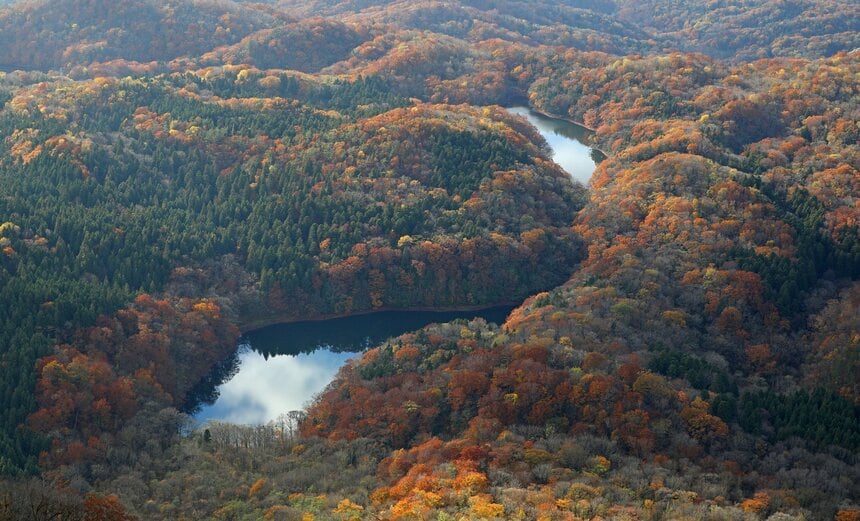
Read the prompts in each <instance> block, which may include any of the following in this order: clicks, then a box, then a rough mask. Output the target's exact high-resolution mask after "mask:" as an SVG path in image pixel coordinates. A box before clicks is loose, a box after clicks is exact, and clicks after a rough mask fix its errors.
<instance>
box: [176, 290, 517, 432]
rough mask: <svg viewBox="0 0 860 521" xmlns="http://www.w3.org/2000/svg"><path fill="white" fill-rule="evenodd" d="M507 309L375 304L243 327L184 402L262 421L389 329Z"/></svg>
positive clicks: (307, 394) (499, 316) (302, 398)
mask: <svg viewBox="0 0 860 521" xmlns="http://www.w3.org/2000/svg"><path fill="white" fill-rule="evenodd" d="M513 309H514V308H513V306H504V307H496V308H490V309H484V310H479V311H451V312H431V311H383V312H379V313H371V314H368V315H358V316H352V317H346V318H336V319H331V320H321V321H314V322H294V323H291V324H279V325H275V326H269V327H265V328H263V329H258V330H256V331H252V332H250V333H247V334H246V335H244V336H243V337H242V338H241V339H240V341H239V349H238V350H237V352H236V354H235V355H234V356H233V357H232V358H230V359H228V360H226V361H224V363H222V364H221V365H220V366H219V367H216V368H215V370H213V372H212V374H210V376H209V378H208V379H207V381H205V382H202V383H201V385H200V386H198V389H196V390H195V391H194V392H193V394H194V395H195V396H196V399H197V401H198V403H200V402H202V405H198V406H197V407H190V409H191V410H192V411H193V410H194V409H196V410H197V412H196V414H194V417H195V419H196V420H197V421H199V422H205V421H208V420H218V421H225V422H231V423H241V424H262V423H266V422H268V421H271V420H273V419H275V418H277V417H278V416H279V415H280V414H283V413H286V412H289V411H293V410H299V409H303V408H304V407H305V405H307V404H308V403H309V402H310V401H311V400H312V399H313V398H314V396H316V395H317V394H318V393H319V392H320V391H322V390H323V389H324V388H325V387H326V386H327V385H328V384H329V382H331V381H332V379H333V378H334V376H335V375H336V374H337V372H338V370H339V369H340V368H341V367H343V365H344V363H346V361H347V360H349V359H350V358H352V357H354V356H356V353H360V352H362V351H365V350H366V349H368V348H370V347H373V346H375V345H379V344H381V343H382V342H384V341H385V340H387V339H388V338H390V337H394V336H398V335H401V334H403V333H407V332H410V331H415V330H417V329H421V328H422V327H424V326H426V325H428V324H432V323H434V322H450V321H452V320H456V319H459V318H464V319H472V318H476V317H482V318H484V319H485V320H487V321H488V322H495V323H501V322H504V320H505V318H506V317H507V316H508V314H509V313H510V312H511V311H512V310H513ZM207 402H208V403H207Z"/></svg>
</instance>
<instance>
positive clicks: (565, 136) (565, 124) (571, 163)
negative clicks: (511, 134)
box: [507, 107, 605, 186]
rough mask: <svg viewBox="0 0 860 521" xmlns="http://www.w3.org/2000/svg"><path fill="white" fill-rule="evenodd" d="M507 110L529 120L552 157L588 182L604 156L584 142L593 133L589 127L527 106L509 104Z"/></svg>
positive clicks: (582, 180) (571, 174) (578, 178)
mask: <svg viewBox="0 0 860 521" xmlns="http://www.w3.org/2000/svg"><path fill="white" fill-rule="evenodd" d="M507 110H508V112H511V113H512V114H517V115H519V116H523V117H525V118H526V119H527V120H529V123H531V124H532V125H534V126H535V128H537V129H538V131H539V132H540V133H541V135H542V136H543V138H544V139H546V142H547V143H548V144H549V146H550V148H551V149H552V159H553V161H555V162H556V163H558V165H559V166H560V167H562V168H563V169H564V170H565V171H566V172H567V173H568V174H570V176H571V177H573V178H574V179H576V180H577V181H579V182H580V183H582V184H584V185H586V186H588V182H589V181H590V180H591V174H593V173H594V169H595V168H597V164H598V163H600V162H601V161H602V160H603V159H604V157H605V156H604V155H603V153H602V152H601V151H599V150H597V149H596V148H594V147H593V146H591V145H589V144H588V143H589V141H590V138H591V135H592V134H593V132H592V131H591V130H588V129H587V128H585V127H583V126H582V125H577V124H575V123H572V122H570V121H566V120H562V119H555V118H549V117H547V116H544V115H543V114H540V113H538V112H535V111H533V110H531V109H529V108H528V107H509V108H508V109H507Z"/></svg>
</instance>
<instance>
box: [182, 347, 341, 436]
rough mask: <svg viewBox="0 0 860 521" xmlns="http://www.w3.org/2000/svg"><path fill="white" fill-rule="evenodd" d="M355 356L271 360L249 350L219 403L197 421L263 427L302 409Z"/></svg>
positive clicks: (325, 354)
mask: <svg viewBox="0 0 860 521" xmlns="http://www.w3.org/2000/svg"><path fill="white" fill-rule="evenodd" d="M354 356H357V355H356V354H355V353H332V352H331V351H328V350H324V349H321V350H319V351H316V352H315V353H313V354H312V355H311V354H299V355H275V356H271V357H269V359H268V360H267V359H266V358H265V357H264V356H263V355H262V354H260V353H257V352H255V351H252V350H250V349H249V350H247V351H245V352H243V353H242V354H241V355H240V357H239V359H240V370H239V372H238V373H237V374H236V376H234V377H233V378H232V379H230V380H229V381H228V382H226V383H224V384H223V385H222V386H221V387H220V388H219V392H220V396H219V398H218V401H217V402H215V404H213V405H211V406H207V407H203V409H202V410H201V411H200V413H199V414H198V415H197V420H199V421H201V422H203V421H206V420H209V419H215V418H217V419H218V420H219V421H225V422H230V423H241V424H260V423H266V422H268V421H271V420H274V419H275V418H277V417H278V416H279V415H280V414H283V413H286V412H289V411H293V410H298V409H302V408H303V407H304V406H305V405H306V402H307V400H308V398H309V397H313V396H315V395H316V394H317V393H319V392H320V391H322V390H323V389H324V388H325V386H326V385H328V383H329V382H331V380H332V379H333V378H334V376H335V374H337V371H338V370H339V369H340V368H341V367H342V366H343V364H344V363H345V362H346V361H347V360H348V359H349V358H352V357H354Z"/></svg>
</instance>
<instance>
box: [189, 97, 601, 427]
mask: <svg viewBox="0 0 860 521" xmlns="http://www.w3.org/2000/svg"><path fill="white" fill-rule="evenodd" d="M508 111H510V112H511V113H513V114H518V115H521V116H524V117H525V118H526V119H528V121H529V122H530V123H531V124H532V125H534V126H535V127H536V128H537V129H538V131H540V133H541V135H543V137H544V139H546V141H547V143H548V144H549V146H550V148H552V151H553V160H554V161H555V162H556V163H558V164H559V166H561V167H562V168H563V169H564V170H565V171H567V172H568V173H569V174H570V175H571V177H572V178H574V179H576V180H577V181H579V182H581V183H582V184H584V185H588V182H589V180H590V179H591V174H592V173H593V172H594V169H595V168H596V166H597V163H599V162H600V161H601V160H602V159H603V157H604V156H603V154H602V153H601V152H600V151H599V150H597V149H595V148H593V147H591V146H589V145H588V144H587V143H588V142H589V136H590V135H591V131H590V130H588V129H586V128H585V127H583V126H580V125H576V124H574V123H571V122H569V121H564V120H559V119H553V118H549V117H546V116H544V115H543V114H539V113H537V112H534V111H531V110H529V109H528V108H527V107H511V108H509V109H508ZM512 310H513V307H512V306H507V307H497V308H491V309H485V310H481V311H461V312H430V311H385V312H379V313H372V314H367V315H358V316H352V317H346V318H337V319H331V320H322V321H309V322H295V323H291V324H280V325H275V326H270V327H266V328H262V329H258V330H256V331H252V332H250V333H248V334H246V335H244V336H243V337H242V338H241V339H240V344H239V348H238V349H237V351H236V353H235V354H234V355H233V356H232V357H231V358H230V359H228V360H225V361H224V362H223V363H222V364H220V365H219V366H218V367H216V368H215V369H214V370H213V372H212V373H211V374H210V375H209V377H208V378H207V379H206V380H205V381H203V382H201V384H200V385H198V387H197V388H196V389H195V390H194V391H193V392H192V396H194V397H195V398H194V399H195V402H196V404H197V405H195V406H191V407H189V410H191V411H196V412H195V414H194V417H195V418H196V419H197V420H198V421H200V422H205V421H209V420H218V421H225V422H231V423H242V424H261V423H266V422H268V421H270V420H273V419H275V418H277V417H278V416H279V415H281V414H283V413H286V412H289V411H293V410H299V409H303V408H304V407H305V406H306V405H307V404H308V403H309V402H310V401H311V400H312V399H313V398H314V396H316V395H317V394H318V393H319V392H320V391H322V390H323V389H324V388H325V387H326V386H327V385H328V384H329V382H331V381H332V379H333V378H334V376H335V375H336V374H337V372H338V370H339V369H340V368H341V367H343V364H344V363H346V361H347V360H349V359H350V358H352V357H353V356H355V354H356V353H360V352H362V351H365V350H366V349H368V348H369V347H372V346H374V345H378V344H380V343H382V342H384V341H385V340H386V339H388V338H390V337H393V336H397V335H401V334H403V333H407V332H409V331H415V330H417V329H420V328H422V327H424V326H426V325H428V324H431V323H434V322H450V321H451V320H456V319H459V318H465V319H472V318H475V317H482V318H484V319H486V320H487V321H488V322H495V323H501V322H504V320H505V318H506V317H507V315H508V313H510V312H511V311H512Z"/></svg>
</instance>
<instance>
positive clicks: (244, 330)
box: [236, 299, 525, 335]
mask: <svg viewBox="0 0 860 521" xmlns="http://www.w3.org/2000/svg"><path fill="white" fill-rule="evenodd" d="M524 301H525V299H523V301H519V302H501V303H496V304H489V305H475V306H451V307H433V306H415V307H405V308H399V307H382V308H379V309H366V310H361V311H355V312H351V313H331V314H328V315H316V316H311V317H299V318H297V317H294V316H289V317H287V316H283V315H281V316H278V317H272V318H265V319H260V320H253V321H247V322H242V323H237V324H236V326H237V327H238V328H239V331H240V333H241V334H242V335H245V334H248V333H251V332H253V331H257V330H259V329H263V328H266V327H270V326H278V325H282V324H296V323H299V322H324V321H326V320H334V319H339V318H349V317H359V316H365V315H372V314H374V313H385V312H392V311H402V312H405V313H408V312H425V313H465V312H468V311H486V310H490V309H496V308H506V307H511V308H516V307H517V306H520V305H522V303H523V302H524ZM499 325H500V326H501V325H502V324H499Z"/></svg>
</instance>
